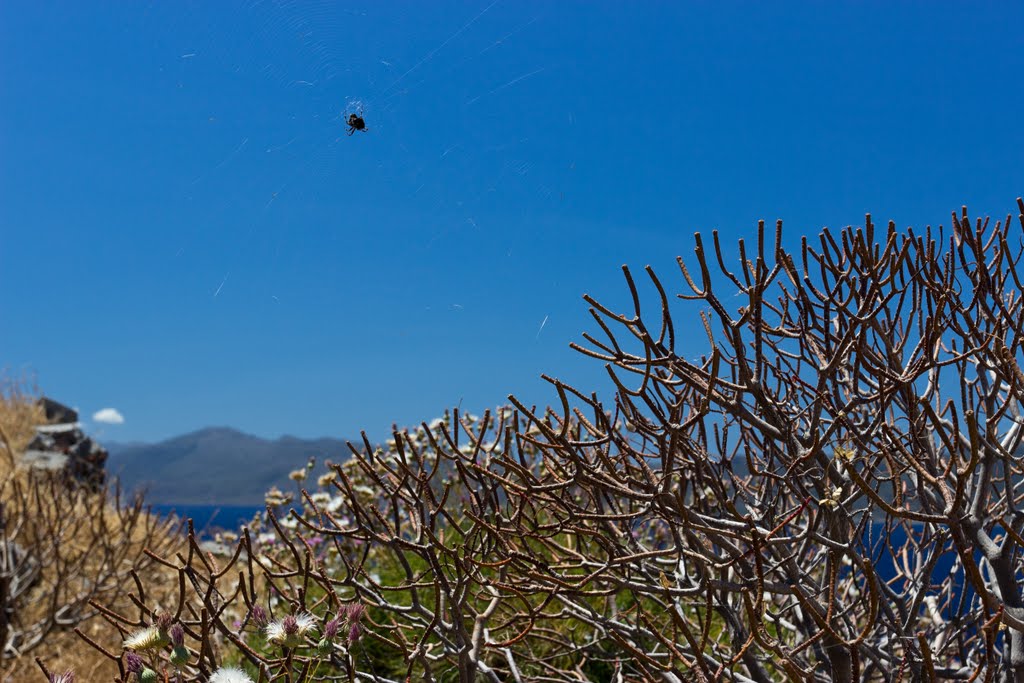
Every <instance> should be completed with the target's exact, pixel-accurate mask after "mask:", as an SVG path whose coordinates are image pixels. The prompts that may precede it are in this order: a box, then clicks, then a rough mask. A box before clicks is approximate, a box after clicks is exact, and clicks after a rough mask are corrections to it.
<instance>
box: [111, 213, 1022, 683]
mask: <svg viewBox="0 0 1024 683" xmlns="http://www.w3.org/2000/svg"><path fill="white" fill-rule="evenodd" d="M1018 206H1019V207H1020V210H1021V216H1020V218H1019V223H1020V224H1021V226H1024V202H1021V200H1018ZM1014 225H1015V224H1014V223H1013V222H1012V221H1011V220H1010V216H1007V218H1006V221H1005V222H1002V221H1000V222H998V223H996V225H995V227H994V228H990V227H989V222H988V221H987V220H985V221H982V220H980V219H979V220H977V221H975V222H973V223H972V221H971V220H970V219H969V217H968V215H967V212H966V209H964V211H963V213H962V215H960V216H957V215H956V214H954V215H953V225H952V230H951V234H948V235H947V234H946V232H945V231H944V230H942V229H941V228H940V229H939V230H937V231H933V230H932V229H931V228H928V229H927V230H925V231H924V232H923V234H917V233H915V232H914V231H913V230H907V231H904V232H901V231H898V230H897V229H896V228H895V225H894V224H892V223H890V224H889V227H888V229H887V230H886V231H885V232H884V234H883V233H878V232H876V229H875V226H874V225H873V224H872V222H871V218H870V216H869V217H868V218H867V220H866V221H865V225H864V226H863V227H861V228H847V229H845V230H843V231H840V232H838V233H835V232H833V231H830V230H825V231H823V233H822V234H821V236H820V238H819V240H818V243H817V246H812V245H811V243H810V242H809V241H808V240H806V239H805V240H803V242H802V244H801V248H800V250H799V252H798V253H797V254H796V255H795V256H794V255H793V254H790V253H789V252H787V251H786V250H785V249H784V248H783V246H782V230H781V223H780V224H779V225H778V227H777V228H776V230H775V234H774V245H769V244H766V243H767V242H768V240H769V239H770V238H771V235H770V234H768V233H766V230H765V227H764V224H763V223H762V224H760V225H759V227H758V233H757V243H756V246H755V247H754V248H753V249H752V250H751V252H750V253H748V248H747V245H746V244H745V243H744V242H742V241H741V242H740V244H739V253H740V262H739V264H738V268H737V270H736V271H732V270H730V269H729V268H728V267H727V266H726V259H725V257H724V255H723V253H722V249H721V247H720V245H719V240H718V237H717V234H715V235H714V239H713V252H714V253H713V255H712V254H710V253H709V252H708V251H707V249H706V246H705V244H704V241H703V240H702V238H701V236H700V235H697V236H696V248H695V257H696V268H695V269H694V270H692V269H691V268H688V267H687V266H686V265H685V263H684V262H683V260H682V259H680V260H679V265H680V269H681V274H682V279H683V281H684V283H685V291H684V292H683V293H681V294H679V295H678V297H677V299H678V300H679V301H681V302H682V303H681V305H684V306H685V305H696V307H698V308H699V311H698V313H697V314H698V315H699V318H700V320H701V322H702V328H703V331H704V332H705V334H706V336H707V343H708V347H707V351H706V352H705V353H703V354H702V355H700V354H698V357H697V358H696V359H693V358H694V356H693V354H692V353H691V352H690V350H689V349H688V350H687V353H685V354H684V352H683V350H682V349H680V346H679V345H677V341H680V342H685V343H686V344H687V345H688V344H690V343H691V337H692V335H689V334H687V335H686V337H685V339H679V340H677V335H676V328H675V323H674V321H673V318H674V317H677V316H676V314H675V313H674V309H675V306H676V305H679V304H677V303H675V302H676V300H675V299H673V300H670V298H669V295H668V293H667V291H666V289H665V287H664V285H663V284H662V282H661V281H660V280H659V279H658V278H657V277H656V276H655V274H654V272H653V271H652V270H651V269H650V268H648V269H647V274H648V277H649V279H650V283H651V292H652V294H653V295H654V301H655V302H656V305H655V309H654V311H655V314H654V315H653V316H645V315H644V314H643V313H642V310H641V309H642V305H641V304H642V301H643V300H644V299H645V297H644V296H643V295H642V294H641V292H640V290H639V288H638V286H637V285H636V283H635V281H634V279H633V276H632V274H631V272H630V270H629V269H628V268H624V269H623V272H624V274H625V277H626V283H627V286H628V288H629V291H630V294H631V298H632V302H633V310H632V311H629V312H626V313H618V312H615V311H613V310H611V309H609V308H607V307H605V306H603V305H601V304H600V303H599V302H597V301H595V300H593V299H592V298H590V297H585V298H586V300H587V301H588V303H589V304H590V305H591V306H592V309H591V312H592V313H593V316H594V319H595V321H596V322H597V324H598V327H599V329H600V331H601V332H602V334H603V335H604V336H603V338H598V337H596V336H592V335H585V339H586V340H587V342H588V346H586V347H583V346H577V348H578V349H579V350H580V351H581V352H583V353H585V354H587V355H589V356H591V357H593V358H596V359H599V360H601V361H602V362H604V363H606V364H607V367H608V369H609V373H610V376H611V378H612V380H613V381H614V382H615V385H616V387H617V392H616V395H615V399H614V404H613V405H611V406H609V407H606V406H605V405H604V404H603V403H602V402H601V401H600V400H599V399H598V398H597V396H595V395H592V394H588V393H585V392H583V391H580V390H577V389H575V388H573V387H570V386H568V385H566V384H564V383H563V382H560V381H559V380H557V379H553V378H549V381H550V382H551V384H552V385H553V387H554V388H555V390H556V391H557V394H558V398H559V404H560V405H559V408H558V409H557V410H551V409H547V410H543V411H539V412H538V411H537V410H535V409H530V408H527V407H526V406H524V405H522V404H521V403H520V402H518V401H517V400H516V399H515V398H512V397H510V400H511V402H512V406H510V407H505V408H500V409H498V410H497V411H496V412H495V413H493V414H492V413H489V412H488V413H485V414H484V415H483V416H482V417H481V418H479V419H476V418H472V417H470V416H464V415H461V416H460V415H459V414H458V413H457V412H453V413H451V414H450V415H449V416H447V418H446V419H444V420H441V421H439V422H437V423H434V424H431V425H421V426H420V427H418V428H416V429H413V430H406V431H401V432H399V431H398V430H396V431H395V433H394V435H393V439H392V440H391V442H389V443H388V444H387V447H386V448H383V449H377V448H374V447H373V446H372V445H371V444H370V443H369V442H368V441H367V440H366V439H365V437H364V443H363V444H361V445H360V446H358V447H357V446H352V447H351V450H352V458H351V460H350V461H348V462H346V463H345V464H344V465H332V466H331V467H330V470H329V472H330V473H331V474H328V475H326V476H324V477H323V478H322V479H318V482H317V483H318V487H319V488H320V489H321V490H317V491H315V492H314V493H310V492H309V491H310V490H312V487H311V486H308V487H306V488H305V489H303V490H302V491H301V492H300V493H299V497H298V498H293V499H292V500H289V495H291V494H286V493H281V492H280V491H278V492H275V493H274V494H273V495H272V496H271V497H270V498H269V499H268V510H267V513H266V515H265V516H264V517H261V518H260V519H258V520H255V521H254V524H253V525H252V526H251V527H249V528H246V529H244V530H243V531H242V535H241V538H240V539H239V540H238V542H237V545H235V546H233V554H232V555H231V556H230V557H223V558H212V557H209V556H206V555H204V553H203V552H201V548H200V546H199V543H198V541H197V540H196V538H195V536H194V534H193V535H191V536H190V538H189V544H190V548H189V551H188V553H187V554H182V555H179V556H177V557H176V558H165V559H164V560H163V561H164V563H165V566H166V567H167V568H168V569H171V570H173V571H175V572H177V582H176V583H177V586H178V595H177V600H176V604H175V603H174V602H172V604H171V605H170V606H169V608H168V609H169V611H168V612H167V613H166V617H165V619H166V621H167V623H172V622H173V623H180V624H181V625H182V627H183V631H184V634H185V641H186V642H187V643H188V645H187V647H188V648H189V653H188V654H189V663H188V664H187V665H184V666H181V667H178V668H175V667H174V666H172V665H171V663H170V661H169V656H170V653H169V650H168V649H167V645H166V644H165V643H163V642H160V641H161V639H159V638H158V639H157V640H156V641H154V642H158V644H159V646H158V647H155V648H153V649H151V650H147V652H150V653H151V654H150V655H147V656H148V657H149V659H148V660H147V662H146V663H145V666H146V667H147V668H148V669H150V670H152V671H167V672H168V675H170V674H172V673H173V674H174V675H176V676H178V678H179V679H180V680H185V681H206V680H216V677H215V678H214V679H211V678H210V677H211V675H213V673H214V672H215V671H217V670H218V669H220V668H222V667H224V666H226V665H238V666H240V667H243V668H244V669H245V670H246V671H247V672H248V675H250V676H252V677H253V678H259V679H261V680H274V681H300V680H302V681H306V680H338V679H339V678H340V679H341V680H376V681H388V682H390V681H399V680H417V681H419V680H426V681H447V680H454V679H456V678H457V679H458V680H459V681H461V682H464V683H468V682H471V681H477V680H482V681H506V680H513V681H525V680H547V681H560V680H561V681H569V680H572V681H579V680H617V681H648V680H661V681H684V680H701V681H707V680H722V679H728V680H738V681H750V680H753V681H772V680H782V679H794V680H821V681H829V680H835V681H852V680H854V679H856V680H899V679H901V678H902V677H904V676H906V677H907V678H908V679H913V680H938V679H942V680H954V679H961V678H962V679H969V678H973V677H977V676H979V675H980V674H981V673H982V672H984V673H986V677H992V676H995V675H997V674H998V675H1000V676H1001V677H1002V678H1003V679H1005V680H1009V679H1010V678H1014V679H1016V678H1018V677H1020V676H1024V606H1022V605H1024V595H1022V593H1021V584H1020V580H1019V579H1020V577H1021V574H1022V569H1024V567H1022V565H1021V552H1020V551H1021V546H1022V545H1024V513H1022V512H1021V510H1020V506H1021V500H1022V496H1024V491H1022V487H1024V476H1022V473H1024V457H1022V456H1024V448H1022V445H1021V444H1022V440H1024V431H1022V430H1021V423H1022V411H1021V399H1022V397H1024V373H1022V371H1021V369H1020V362H1019V358H1020V353H1021V347H1022V345H1024V308H1022V304H1021V300H1022V297H1021V291H1022V285H1021V272H1020V271H1019V263H1020V259H1021V254H1022V252H1024V244H1022V243H1021V239H1020V233H1019V232H1016V231H1015V230H1014ZM712 264H714V265H715V266H716V269H717V270H716V269H714V268H713V267H712ZM691 265H692V264H691ZM734 296H740V297H741V299H740V303H741V304H742V305H741V306H739V308H738V309H735V311H734V309H733V302H735V301H736V300H735V299H734V298H733V297H734ZM688 302H689V303H688ZM687 319H689V318H687ZM691 359H693V360H691ZM312 469H313V468H307V469H306V470H300V471H297V472H296V473H294V476H293V479H294V480H295V481H297V482H299V485H300V486H302V485H303V484H302V482H305V481H307V478H308V477H309V476H311V472H312ZM332 476H333V479H332V478H331V477H332ZM292 502H294V503H296V505H295V506H294V508H293V509H292V510H291V512H289V513H287V515H286V514H285V512H284V511H285V509H286V508H287V506H288V505H289V504H290V503H292ZM143 604H144V609H143V611H144V612H146V613H148V614H150V615H152V614H155V613H156V612H157V610H156V609H155V608H154V607H151V606H150V605H149V604H148V603H145V602H144V603H143ZM109 616H110V617H111V618H112V619H113V620H114V621H116V622H118V623H120V624H122V625H123V626H125V627H127V626H129V625H139V626H142V625H141V624H137V622H134V623H133V622H131V620H129V619H128V618H127V617H122V616H118V615H116V614H112V613H110V614H109ZM151 628H155V626H151ZM164 640H165V639H164ZM111 656H112V657H118V656H119V654H118V653H111ZM120 661H123V659H122V660H120ZM123 671H124V670H123ZM227 676H228V675H227V674H224V678H225V680H226V679H227V678H226V677H227Z"/></svg>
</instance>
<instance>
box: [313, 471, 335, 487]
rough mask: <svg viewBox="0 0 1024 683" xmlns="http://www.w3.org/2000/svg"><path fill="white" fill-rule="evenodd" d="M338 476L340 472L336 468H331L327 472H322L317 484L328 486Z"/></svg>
mask: <svg viewBox="0 0 1024 683" xmlns="http://www.w3.org/2000/svg"><path fill="white" fill-rule="evenodd" d="M337 478H338V473H337V472H335V471H334V470H331V471H330V472H328V473H326V474H321V475H320V478H319V479H317V480H316V485H317V486H319V487H321V488H327V487H328V486H329V485H330V484H331V482H332V481H334V480H335V479H337Z"/></svg>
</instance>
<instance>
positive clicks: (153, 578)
mask: <svg viewBox="0 0 1024 683" xmlns="http://www.w3.org/2000/svg"><path fill="white" fill-rule="evenodd" d="M37 396H38V393H37V392H36V391H35V390H34V389H33V388H32V387H31V385H30V384H29V383H27V382H24V381H12V380H3V381H0V451H2V453H0V504H2V505H3V510H4V523H5V524H4V527H5V529H4V533H5V534H6V536H7V538H9V539H11V540H14V541H16V542H17V543H18V544H19V545H20V546H21V547H22V548H25V549H26V550H28V551H29V554H30V555H33V556H34V557H35V558H36V559H37V561H38V563H39V565H40V567H41V571H40V575H39V580H38V581H36V582H35V583H34V584H33V585H32V587H31V588H30V589H29V590H28V591H26V592H25V593H24V594H23V595H22V596H21V597H20V598H18V599H17V600H15V604H14V605H13V608H14V616H13V618H12V621H11V629H12V632H18V633H19V638H20V639H21V641H20V642H17V643H15V644H16V645H17V648H16V649H17V650H19V651H18V652H12V651H10V648H5V651H4V652H3V659H2V661H0V681H2V683H15V682H18V683H20V682H22V681H33V680H38V681H42V680H44V677H43V675H42V673H41V672H40V670H39V668H38V666H37V665H36V663H35V659H36V657H39V658H40V659H42V661H43V662H45V664H46V666H47V667H48V668H49V669H51V670H55V671H64V670H65V669H74V670H75V671H76V673H77V674H78V680H80V681H82V680H84V681H111V680H116V679H117V676H118V671H117V667H116V665H115V664H114V663H113V662H111V661H110V660H109V659H108V658H106V657H104V656H103V655H102V654H100V653H99V652H97V651H96V650H95V649H94V648H93V647H91V646H90V645H88V644H87V643H86V642H84V641H83V640H82V639H81V638H80V637H79V636H78V635H76V634H75V632H74V629H80V630H81V631H82V632H83V633H85V634H86V635H88V636H90V637H92V638H94V639H96V641H97V642H98V643H99V644H100V645H103V646H104V647H107V648H108V649H110V650H112V651H114V652H119V651H120V649H121V642H120V638H118V637H117V632H116V631H114V630H113V629H111V628H109V627H105V626H104V624H103V623H102V621H101V617H100V616H99V613H98V612H97V611H96V610H95V609H94V608H93V607H92V606H91V605H90V604H89V600H95V601H97V602H100V603H102V604H103V605H105V606H108V607H111V608H114V609H116V610H118V611H119V612H121V613H123V614H132V613H134V614H136V615H139V609H138V607H136V606H135V604H136V603H135V602H134V601H133V598H132V595H131V593H132V592H135V591H136V590H137V589H136V587H135V583H134V581H133V579H132V578H131V572H132V571H133V570H134V571H136V572H137V574H138V576H139V578H140V580H141V581H142V584H143V585H145V586H147V587H150V588H149V589H148V590H149V592H150V593H151V595H149V596H147V602H149V603H150V604H153V603H154V602H155V603H157V604H160V603H162V602H163V601H164V600H166V599H167V597H168V596H169V595H170V593H171V591H173V589H175V588H176V586H175V585H174V583H173V577H171V576H168V575H167V571H166V570H165V569H164V568H162V567H161V566H159V565H156V564H155V563H153V562H152V561H151V560H150V559H149V557H148V556H147V555H146V554H145V553H144V550H145V549H147V548H148V549H152V550H153V551H156V552H158V553H159V554H161V555H163V556H167V555H170V556H173V555H174V553H175V552H176V550H177V549H178V548H183V547H184V542H183V539H182V538H181V536H180V534H178V533H177V530H176V529H175V528H172V527H170V526H168V525H167V524H166V523H164V522H162V521H161V520H159V519H158V518H156V517H151V516H150V515H149V514H148V513H147V512H146V511H145V510H144V509H142V507H141V502H139V503H138V504H137V505H131V504H129V503H131V501H127V502H126V501H121V506H120V507H118V506H117V505H116V504H115V499H114V496H113V495H111V493H110V492H108V491H103V492H99V493H94V492H90V491H87V490H85V489H83V488H77V489H76V488H73V487H70V486H68V485H67V484H66V483H65V482H64V481H63V480H62V479H60V478H56V477H53V476H50V475H40V474H38V473H33V472H31V471H29V470H27V469H26V468H24V467H19V466H18V465H17V458H18V455H19V454H20V453H21V452H22V451H23V450H24V448H25V446H26V445H27V444H28V443H29V442H30V441H31V440H32V437H33V435H34V432H35V430H34V427H35V426H36V425H38V424H42V423H43V422H44V413H43V411H42V409H41V408H40V407H39V406H38V405H37V403H36V399H37ZM162 586H166V589H165V588H162ZM167 606H168V607H173V606H171V605H167ZM149 618H150V615H140V619H147V620H148V619H149ZM36 640H38V642H34V641H36ZM9 642H13V641H9ZM0 645H2V644H0Z"/></svg>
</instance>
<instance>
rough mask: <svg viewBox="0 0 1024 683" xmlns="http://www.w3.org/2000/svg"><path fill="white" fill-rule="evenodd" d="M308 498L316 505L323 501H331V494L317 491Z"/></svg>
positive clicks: (321, 503)
mask: <svg viewBox="0 0 1024 683" xmlns="http://www.w3.org/2000/svg"><path fill="white" fill-rule="evenodd" d="M310 499H311V500H312V501H313V502H314V503H316V504H317V505H323V504H324V503H329V502H330V501H331V494H329V493H327V492H326V491H317V492H316V493H314V494H313V495H312V496H310Z"/></svg>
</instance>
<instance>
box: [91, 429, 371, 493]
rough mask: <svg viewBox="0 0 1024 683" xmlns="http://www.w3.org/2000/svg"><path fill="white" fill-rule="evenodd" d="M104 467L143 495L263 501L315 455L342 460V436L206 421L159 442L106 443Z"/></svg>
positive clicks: (318, 470) (320, 465) (344, 456)
mask: <svg viewBox="0 0 1024 683" xmlns="http://www.w3.org/2000/svg"><path fill="white" fill-rule="evenodd" d="M103 445H104V447H105V448H106V449H107V450H108V451H109V452H110V458H109V459H108V460H107V471H108V472H109V473H110V474H112V475H114V476H117V477H119V478H120V479H121V484H122V487H123V488H124V490H125V491H128V492H131V491H136V490H139V489H144V490H145V491H146V501H147V502H149V503H155V504H180V505H207V504H211V505H212V504H217V505H261V504H262V503H263V496H264V494H265V493H266V491H267V489H269V488H270V487H271V486H274V485H276V486H278V487H280V488H282V489H286V488H288V487H289V484H291V482H290V481H289V480H288V473H289V472H291V471H292V470H295V469H298V468H300V467H303V466H305V464H306V463H307V462H308V461H309V458H310V457H311V456H313V457H316V459H317V467H316V469H315V470H313V473H314V475H317V474H321V473H323V472H324V471H326V470H325V469H324V467H323V462H324V460H333V461H334V462H344V461H345V460H348V458H349V457H350V454H351V453H350V451H349V450H348V447H347V446H345V441H344V440H341V439H327V438H324V439H299V438H296V437H293V436H283V437H281V438H280V439H276V440H268V439H261V438H259V437H258V436H253V435H251V434H245V433H243V432H240V431H238V430H236V429H230V428H228V427H210V428H207V429H201V430H199V431H197V432H192V433H191V434H185V435H183V436H178V437H174V438H172V439H167V440H166V441H161V442H160V443H153V444H149V443H109V442H104V444H103Z"/></svg>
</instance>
